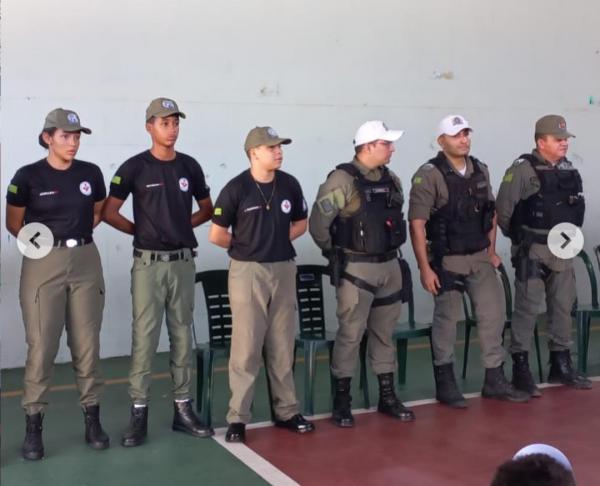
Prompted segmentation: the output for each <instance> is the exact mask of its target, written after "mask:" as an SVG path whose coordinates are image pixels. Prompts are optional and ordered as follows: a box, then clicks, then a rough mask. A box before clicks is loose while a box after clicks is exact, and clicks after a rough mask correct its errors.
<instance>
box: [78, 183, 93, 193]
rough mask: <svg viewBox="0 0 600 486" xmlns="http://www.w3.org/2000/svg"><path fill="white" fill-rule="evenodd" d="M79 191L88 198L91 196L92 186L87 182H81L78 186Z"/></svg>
mask: <svg viewBox="0 0 600 486" xmlns="http://www.w3.org/2000/svg"><path fill="white" fill-rule="evenodd" d="M79 190H80V191H81V194H83V195H84V196H90V195H91V194H92V186H91V185H90V183H89V182H88V181H83V182H82V183H81V184H79Z"/></svg>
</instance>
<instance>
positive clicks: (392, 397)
mask: <svg viewBox="0 0 600 486" xmlns="http://www.w3.org/2000/svg"><path fill="white" fill-rule="evenodd" d="M377 379H378V380H379V403H378V404H377V411H378V412H381V413H384V414H386V415H389V416H391V417H394V418H397V419H399V420H401V421H402V422H411V421H413V420H414V419H415V414H414V413H413V411H412V410H409V409H408V408H406V407H405V406H404V405H402V402H401V401H400V400H398V397H397V396H396V392H395V391H394V373H382V374H380V375H377Z"/></svg>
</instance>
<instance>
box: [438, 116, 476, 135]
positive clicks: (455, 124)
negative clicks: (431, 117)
mask: <svg viewBox="0 0 600 486" xmlns="http://www.w3.org/2000/svg"><path fill="white" fill-rule="evenodd" d="M465 128H466V129H468V130H473V129H472V128H471V126H470V125H469V122H468V121H467V120H465V118H464V117H463V116H460V115H448V116H446V117H444V118H443V119H442V121H441V122H440V124H439V125H438V130H437V136H438V137H439V136H440V135H450V136H451V137H452V136H454V135H456V134H457V133H458V132H461V131H463V130H464V129H465Z"/></svg>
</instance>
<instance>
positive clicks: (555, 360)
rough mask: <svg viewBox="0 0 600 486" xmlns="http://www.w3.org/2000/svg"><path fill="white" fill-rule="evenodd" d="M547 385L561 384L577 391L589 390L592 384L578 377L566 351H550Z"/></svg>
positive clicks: (580, 376) (584, 378)
mask: <svg viewBox="0 0 600 486" xmlns="http://www.w3.org/2000/svg"><path fill="white" fill-rule="evenodd" d="M548 383H561V384H563V385H567V386H570V387H573V388H576V389H579V390H589V389H590V388H592V382H591V381H590V380H588V379H587V378H586V377H585V376H583V375H580V374H579V373H577V371H575V369H574V368H573V363H572V362H571V353H570V352H569V350H568V349H565V350H563V351H550V373H548Z"/></svg>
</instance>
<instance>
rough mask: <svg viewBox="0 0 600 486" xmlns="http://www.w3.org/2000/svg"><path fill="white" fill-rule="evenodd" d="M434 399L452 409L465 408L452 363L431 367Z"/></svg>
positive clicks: (465, 404)
mask: <svg viewBox="0 0 600 486" xmlns="http://www.w3.org/2000/svg"><path fill="white" fill-rule="evenodd" d="M433 373H434V376H435V399H436V400H437V401H438V402H440V403H443V404H445V405H449V406H450V407H452V408H467V401H466V400H465V397H463V395H462V393H461V392H460V390H459V389H458V385H457V384H456V378H455V377H454V365H453V364H452V363H447V364H443V365H440V366H434V367H433Z"/></svg>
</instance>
